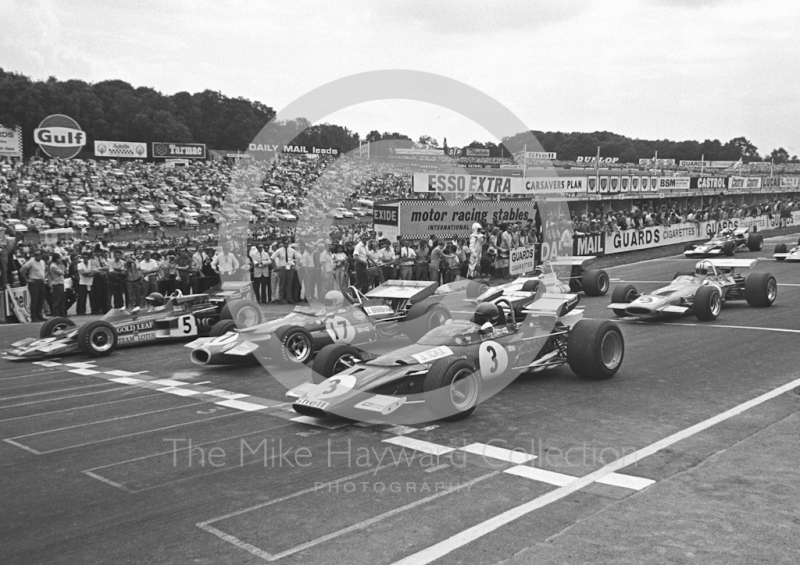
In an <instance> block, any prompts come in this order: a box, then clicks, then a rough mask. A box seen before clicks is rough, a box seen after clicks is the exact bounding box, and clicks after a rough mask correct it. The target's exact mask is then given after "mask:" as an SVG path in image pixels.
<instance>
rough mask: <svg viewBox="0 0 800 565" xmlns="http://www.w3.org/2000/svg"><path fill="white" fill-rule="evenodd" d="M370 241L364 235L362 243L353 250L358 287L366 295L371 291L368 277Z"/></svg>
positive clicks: (367, 236) (364, 234) (366, 235)
mask: <svg viewBox="0 0 800 565" xmlns="http://www.w3.org/2000/svg"><path fill="white" fill-rule="evenodd" d="M368 241H369V235H368V234H366V233H362V234H361V241H359V242H358V243H357V244H356V248H355V249H354V250H353V259H355V264H356V287H357V288H358V290H360V291H361V292H362V293H364V294H366V293H367V292H368V291H369V278H368V276H367V266H368V263H369V247H368V246H367V242H368Z"/></svg>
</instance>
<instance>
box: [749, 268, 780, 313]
mask: <svg viewBox="0 0 800 565" xmlns="http://www.w3.org/2000/svg"><path fill="white" fill-rule="evenodd" d="M744 297H745V299H746V300H747V303H748V304H749V305H750V306H755V307H756V308H765V307H767V306H772V303H773V302H775V299H776V298H777V297H778V281H776V280H775V277H773V276H772V275H771V274H769V273H750V274H749V275H748V276H747V280H746V281H744Z"/></svg>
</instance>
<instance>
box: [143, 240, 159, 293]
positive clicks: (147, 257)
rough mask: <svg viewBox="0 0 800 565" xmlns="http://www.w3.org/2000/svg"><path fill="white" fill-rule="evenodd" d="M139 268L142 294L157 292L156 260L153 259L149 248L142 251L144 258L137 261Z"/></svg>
mask: <svg viewBox="0 0 800 565" xmlns="http://www.w3.org/2000/svg"><path fill="white" fill-rule="evenodd" d="M139 270H140V271H141V272H142V295H143V296H149V295H150V294H151V293H153V292H158V261H156V260H155V259H153V257H152V253H150V251H149V250H147V251H145V252H144V258H143V259H142V260H141V261H139Z"/></svg>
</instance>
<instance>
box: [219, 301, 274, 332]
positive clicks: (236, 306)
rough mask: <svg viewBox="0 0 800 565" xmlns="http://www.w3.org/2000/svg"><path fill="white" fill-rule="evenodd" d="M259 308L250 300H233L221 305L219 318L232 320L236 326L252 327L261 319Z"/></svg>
mask: <svg viewBox="0 0 800 565" xmlns="http://www.w3.org/2000/svg"><path fill="white" fill-rule="evenodd" d="M263 318H264V317H263V315H262V313H261V308H260V307H259V306H258V304H256V303H255V302H253V301H252V300H233V301H231V302H228V303H227V304H226V305H225V306H223V307H222V312H220V315H219V319H220V320H233V321H234V322H236V327H237V328H252V327H253V326H257V325H258V324H260V323H261V322H262V320H263Z"/></svg>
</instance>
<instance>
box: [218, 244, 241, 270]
mask: <svg viewBox="0 0 800 565" xmlns="http://www.w3.org/2000/svg"><path fill="white" fill-rule="evenodd" d="M211 267H212V268H213V269H214V270H215V271H217V272H218V273H219V274H220V275H233V274H235V273H236V271H237V270H238V269H239V260H238V259H237V258H236V255H234V254H233V253H231V248H230V247H228V246H227V245H224V246H223V247H222V253H220V254H219V255H216V256H215V257H214V259H212V260H211Z"/></svg>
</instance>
